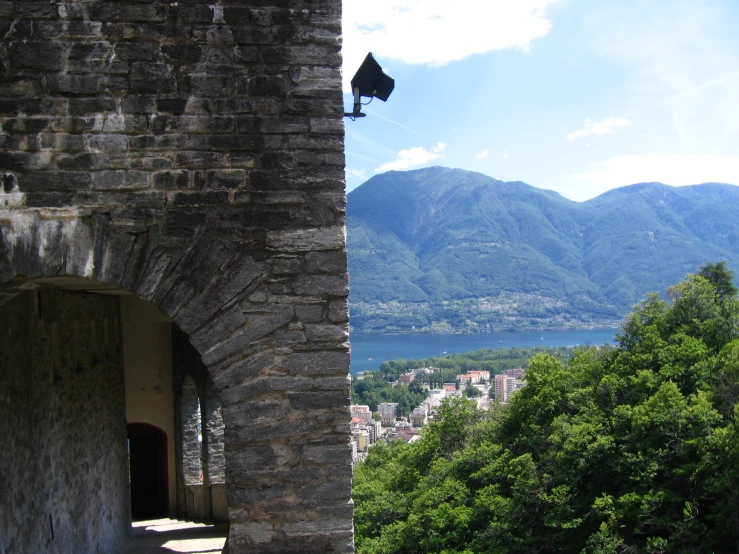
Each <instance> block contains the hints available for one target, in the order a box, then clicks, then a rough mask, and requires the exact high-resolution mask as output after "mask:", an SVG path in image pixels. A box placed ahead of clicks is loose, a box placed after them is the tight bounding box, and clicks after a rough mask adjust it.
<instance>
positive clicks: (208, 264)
mask: <svg viewBox="0 0 739 554" xmlns="http://www.w3.org/2000/svg"><path fill="white" fill-rule="evenodd" d="M5 4H6V5H4V9H2V10H0V24H2V25H4V26H5V27H7V28H9V29H11V30H12V32H10V33H7V35H6V36H5V37H4V40H3V43H2V44H1V45H0V58H1V59H2V65H3V70H4V81H3V84H1V86H0V89H1V90H0V96H1V97H0V125H2V134H3V137H4V140H3V141H2V144H1V145H0V175H2V181H3V183H2V186H0V318H2V317H3V315H4V313H3V307H4V306H9V305H10V303H12V299H13V298H15V297H16V296H17V295H18V294H19V293H21V292H23V291H27V290H28V289H29V288H30V289H34V288H36V287H39V286H42V285H44V284H45V283H46V284H49V283H50V284H54V285H59V286H62V285H64V286H66V285H65V283H66V284H68V285H70V286H73V287H80V288H81V290H86V289H90V290H91V289H94V290H95V291H96V294H102V293H105V294H107V293H111V292H114V291H121V290H122V291H126V292H127V293H128V294H130V295H133V296H135V297H136V298H138V299H140V300H142V301H144V302H147V303H149V304H151V305H153V306H155V307H156V308H157V309H158V310H159V311H161V313H163V314H164V315H165V316H166V317H167V318H169V319H170V320H171V322H172V323H173V328H177V329H178V330H180V331H182V333H184V335H186V337H187V341H188V343H190V344H191V345H192V347H194V349H195V350H196V351H197V352H198V354H199V356H198V357H199V358H201V361H202V364H203V366H204V368H205V369H206V374H207V375H208V376H209V377H210V378H211V380H212V383H213V386H214V389H215V391H217V394H218V396H219V398H220V401H221V404H222V409H221V412H222V416H223V421H224V427H225V429H224V442H225V448H224V454H225V462H226V471H225V477H226V484H225V487H226V488H227V490H228V519H229V521H230V531H229V550H230V552H232V553H239V552H250V553H261V552H265V553H266V552H280V553H283V554H288V553H290V552H300V553H306V554H309V553H312V552H351V551H352V550H353V527H352V505H351V497H350V495H351V448H350V444H349V442H350V441H349V436H350V434H349V412H348V404H349V400H348V399H349V383H348V380H347V376H348V371H349V345H348V309H347V294H348V275H347V264H346V252H345V235H344V223H345V209H346V194H345V190H344V189H345V179H344V161H345V160H344V154H343V133H344V126H343V122H342V115H343V112H344V109H343V101H342V94H341V53H340V49H341V40H340V36H341V1H340V0H322V1H321V2H302V3H300V2H299V3H294V4H293V3H288V4H289V5H287V4H286V3H285V2H281V1H277V0H267V1H260V2H251V3H250V2H216V3H211V4H212V5H207V3H201V2H196V3H193V2H170V1H165V0H152V1H150V2H144V3H141V2H106V1H104V0H90V1H89V2H72V3H47V4H45V5H43V6H41V5H40V4H39V5H38V6H36V5H35V4H34V6H31V8H29V4H28V3H27V2H23V1H21V0H11V1H10V2H6V3H5ZM68 279H73V280H74V282H73V283H69V282H68V281H67V280H68ZM80 279H82V280H84V282H83V284H82V285H81V284H80V283H81V281H80ZM80 294H81V293H80ZM29 325H31V324H29ZM0 327H1V326H0ZM31 327H32V328H34V329H39V327H38V325H36V324H34V325H31ZM66 331H67V330H66V329H60V328H58V329H57V331H56V333H57V336H58V338H57V339H54V338H53V337H54V332H52V331H49V333H50V335H49V338H50V339H49V340H50V342H49V343H50V344H52V345H53V344H62V343H61V341H62V338H64V337H66V335H64V332H66ZM71 331H72V335H70V337H71V340H72V342H74V336H76V335H75V334H74V329H72V330H71ZM82 331H84V329H82V328H80V335H79V336H82V335H83V334H84V333H82ZM38 332H39V333H42V332H45V331H43V329H42V330H39V331H38ZM109 335H111V336H112V333H111V332H110V331H109ZM57 340H58V341H59V342H55V341H57ZM111 343H115V341H114V340H112V341H111ZM50 348H51V347H50ZM51 350H53V348H51ZM80 352H82V350H81V351H80ZM90 359H93V358H90ZM95 359H97V360H102V359H103V358H99V357H98V358H95ZM60 367H62V366H60ZM63 368H64V371H63V372H62V373H61V374H60V375H59V376H56V375H55V374H54V373H52V372H49V375H47V377H48V381H47V382H52V381H53V380H54V379H57V378H58V377H62V376H63V375H72V373H69V372H67V369H68V368H67V366H63ZM81 374H84V372H82V373H81ZM81 374H80V375H81ZM60 382H61V381H60ZM196 384H198V386H199V387H202V385H201V384H200V383H198V382H197V380H196ZM200 393H201V399H202V398H206V400H207V395H206V394H205V392H204V389H202V388H201V389H200ZM0 394H2V391H0ZM0 404H1V403H0ZM206 410H207V407H206ZM124 431H125V430H124ZM124 431H122V432H124ZM173 457H174V456H173ZM0 478H2V474H1V473H0ZM175 503H176V502H174V501H173V502H172V504H175ZM3 513H4V511H0V520H2V517H3ZM13 517H16V518H17V517H20V516H19V514H18V512H16V513H15V514H14V515H13ZM65 523H66V522H60V524H61V525H62V527H63V526H64V524H65ZM11 524H13V522H10V523H5V520H2V521H0V525H1V526H3V529H4V528H5V527H7V526H9V525H11ZM3 529H0V550H2V549H3V547H4V546H5V545H4V544H2V541H3V540H4V537H5V536H6V535H4V534H3V533H2V530H3ZM58 529H59V527H58V526H57V530H58ZM92 531H93V530H90V532H92ZM80 533H81V535H85V533H86V531H85V530H80ZM80 540H81V541H86V540H87V539H86V538H84V537H83V538H80ZM90 541H93V539H90ZM103 542H104V541H103ZM103 542H101V541H98V542H97V543H94V542H91V543H90V544H93V543H94V544H103ZM106 544H107V543H106ZM88 549H89V550H100V551H114V549H113V548H106V547H100V548H94V547H93V548H88ZM27 550H28V551H48V549H45V548H28V549H27ZM66 550H67V551H82V550H85V548H76V547H73V546H70V547H69V548H67V549H66Z"/></svg>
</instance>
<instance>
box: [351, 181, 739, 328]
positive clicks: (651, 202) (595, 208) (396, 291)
mask: <svg viewBox="0 0 739 554" xmlns="http://www.w3.org/2000/svg"><path fill="white" fill-rule="evenodd" d="M737 209H739V187H734V186H730V185H721V184H716V183H709V184H704V185H698V186H693V187H679V188H676V187H669V186H666V185H662V184H659V183H643V184H640V185H632V186H629V187H623V188H620V189H616V190H612V191H609V192H607V193H605V194H602V195H600V196H598V197H597V198H593V199H592V200H589V201H587V202H574V201H571V200H568V199H566V198H563V197H562V196H560V195H559V194H557V193H554V192H552V191H547V190H542V189H537V188H534V187H532V186H529V185H527V184H525V183H520V182H503V181H498V180H496V179H493V178H491V177H487V176H485V175H482V174H479V173H474V172H469V171H462V170H457V169H449V168H443V167H432V168H425V169H420V170H414V171H403V172H401V171H394V172H389V173H384V174H381V175H376V176H374V177H373V178H372V179H370V180H369V181H367V182H366V183H364V184H363V185H362V186H360V187H359V188H357V189H355V190H353V191H352V192H351V193H350V194H349V195H348V205H347V232H348V238H347V249H348V253H349V272H350V275H351V279H352V287H351V292H350V300H351V303H352V326H353V332H355V333H357V332H387V331H388V330H391V331H394V332H410V331H411V330H412V329H414V328H415V330H416V331H419V330H426V331H435V332H447V331H450V330H456V331H479V330H489V329H493V330H501V329H510V328H514V329H519V330H523V329H531V328H568V327H577V328H582V327H583V326H587V325H588V324H589V323H592V322H601V323H602V322H606V321H613V320H614V319H615V320H620V319H621V318H623V317H624V316H625V315H626V314H627V313H628V312H629V310H630V309H631V306H632V305H633V304H634V303H636V302H638V301H639V300H640V299H641V298H643V297H644V294H646V293H647V292H648V291H654V290H664V289H665V288H666V287H667V286H668V285H670V284H672V283H675V282H677V281H678V280H679V279H681V278H682V277H683V276H684V275H685V273H687V272H688V271H693V270H694V269H695V268H696V267H698V265H700V264H701V263H702V262H703V261H704V260H705V259H706V258H710V259H725V260H728V261H729V262H730V263H731V264H732V265H734V264H737V263H739V218H737V217H736V212H737ZM655 267H659V271H654V268H655ZM393 301H396V302H397V304H393Z"/></svg>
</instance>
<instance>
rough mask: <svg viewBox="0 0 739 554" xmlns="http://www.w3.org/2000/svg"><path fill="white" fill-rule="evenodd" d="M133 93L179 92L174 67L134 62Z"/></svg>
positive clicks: (132, 65) (132, 74)
mask: <svg viewBox="0 0 739 554" xmlns="http://www.w3.org/2000/svg"><path fill="white" fill-rule="evenodd" d="M131 92H134V93H141V94H157V93H168V92H177V78H176V74H175V69H174V67H173V66H172V65H169V64H164V63H156V62H132V63H131Z"/></svg>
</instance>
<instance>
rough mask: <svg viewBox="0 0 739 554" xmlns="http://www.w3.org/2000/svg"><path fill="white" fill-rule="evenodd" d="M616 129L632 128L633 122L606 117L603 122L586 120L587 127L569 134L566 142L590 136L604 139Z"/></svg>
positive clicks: (620, 118) (621, 118)
mask: <svg viewBox="0 0 739 554" xmlns="http://www.w3.org/2000/svg"><path fill="white" fill-rule="evenodd" d="M616 127H631V121H629V120H628V119H625V118H623V117H606V118H605V119H603V120H602V121H593V120H592V119H586V120H585V126H584V127H583V128H582V129H578V130H577V131H572V132H571V133H568V134H567V136H566V137H565V139H566V140H575V139H579V138H583V137H587V136H590V135H595V136H597V137H602V136H604V135H610V134H611V133H612V132H613V130H614V129H615V128H616Z"/></svg>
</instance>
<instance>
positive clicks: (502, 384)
mask: <svg viewBox="0 0 739 554" xmlns="http://www.w3.org/2000/svg"><path fill="white" fill-rule="evenodd" d="M440 372H441V369H440V368H438V367H424V368H417V369H411V370H410V371H408V372H407V373H403V374H401V375H399V376H398V380H397V381H393V382H392V383H390V385H391V386H392V387H393V388H394V387H403V386H405V387H407V386H409V385H410V384H411V383H412V382H414V381H415V380H416V379H417V378H418V377H419V376H423V377H427V376H429V375H433V374H435V373H440ZM525 372H526V370H525V369H524V368H521V367H519V368H513V369H506V370H504V371H503V372H502V373H500V374H498V375H493V376H492V379H491V376H490V372H489V371H485V370H471V371H467V372H466V373H464V374H459V375H457V378H456V381H455V382H453V383H451V382H450V383H444V384H443V386H442V387H441V388H431V386H430V385H429V384H428V383H422V384H421V387H422V388H423V389H425V390H426V392H427V396H426V399H425V400H424V401H423V402H421V404H420V405H419V406H418V407H416V408H414V409H413V411H412V412H411V413H410V415H409V416H408V417H399V415H398V414H399V409H398V408H399V404H398V403H397V402H381V403H379V404H378V405H377V411H376V412H373V411H372V410H371V409H370V407H369V406H368V405H363V404H354V405H352V406H351V417H352V420H351V434H352V461H353V463H355V464H356V463H360V462H363V461H364V460H365V458H366V457H367V454H368V452H369V449H370V448H371V447H372V446H374V445H375V444H376V443H377V441H379V440H385V441H395V440H403V441H406V442H415V441H417V440H420V438H421V429H422V428H423V427H424V426H426V425H428V424H429V422H431V421H433V420H434V417H435V416H436V415H437V412H438V409H439V407H440V406H441V404H442V402H443V401H444V399H446V398H451V397H463V396H465V391H466V390H467V389H469V388H470V387H471V388H474V389H476V390H477V391H478V395H477V396H476V397H475V398H473V399H471V401H476V402H477V408H478V409H479V410H490V409H491V404H506V403H507V402H508V399H509V398H510V397H511V395H512V394H513V393H515V392H516V391H517V390H519V389H521V388H522V387H523V386H524V385H525V381H524V374H525ZM359 378H360V379H361V377H359Z"/></svg>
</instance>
